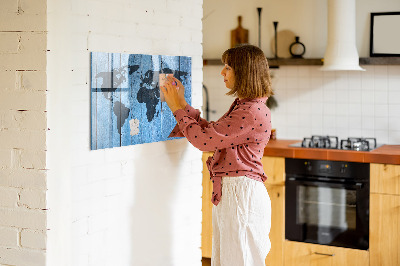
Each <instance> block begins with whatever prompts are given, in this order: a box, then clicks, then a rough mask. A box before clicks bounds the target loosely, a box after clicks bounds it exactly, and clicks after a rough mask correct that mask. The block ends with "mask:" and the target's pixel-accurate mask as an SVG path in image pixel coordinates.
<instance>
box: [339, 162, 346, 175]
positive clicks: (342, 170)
mask: <svg viewBox="0 0 400 266" xmlns="http://www.w3.org/2000/svg"><path fill="white" fill-rule="evenodd" d="M346 169H347V164H342V167H341V168H340V173H341V174H344V173H346Z"/></svg>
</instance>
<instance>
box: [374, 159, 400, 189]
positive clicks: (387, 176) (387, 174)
mask: <svg viewBox="0 0 400 266" xmlns="http://www.w3.org/2000/svg"><path fill="white" fill-rule="evenodd" d="M370 171H371V172H370V178H371V193H382V194H392V195H400V165H394V164H374V163H371V165H370Z"/></svg>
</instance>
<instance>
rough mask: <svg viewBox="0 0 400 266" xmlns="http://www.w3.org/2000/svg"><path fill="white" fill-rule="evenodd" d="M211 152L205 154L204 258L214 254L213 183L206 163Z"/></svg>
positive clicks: (202, 225)
mask: <svg viewBox="0 0 400 266" xmlns="http://www.w3.org/2000/svg"><path fill="white" fill-rule="evenodd" d="M209 156H212V153H211V152H204V153H203V195H202V202H203V204H202V214H203V215H202V224H201V229H202V230H201V253H202V256H203V257H204V258H211V252H212V206H213V205H212V203H211V195H212V183H211V182H210V173H209V172H208V168H207V165H206V161H207V159H208V157H209Z"/></svg>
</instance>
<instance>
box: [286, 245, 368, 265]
mask: <svg viewBox="0 0 400 266" xmlns="http://www.w3.org/2000/svg"><path fill="white" fill-rule="evenodd" d="M284 245H285V251H284V252H285V256H284V257H285V264H284V265H285V266H367V265H369V253H368V251H365V250H357V249H350V248H340V247H332V246H324V245H315V244H308V243H300V242H293V241H287V240H286V241H285V244H284Z"/></svg>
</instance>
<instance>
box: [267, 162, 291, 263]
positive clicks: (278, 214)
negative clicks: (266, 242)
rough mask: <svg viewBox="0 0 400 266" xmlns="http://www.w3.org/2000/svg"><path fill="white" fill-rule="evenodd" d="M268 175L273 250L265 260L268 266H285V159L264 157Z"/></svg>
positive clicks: (270, 237)
mask: <svg viewBox="0 0 400 266" xmlns="http://www.w3.org/2000/svg"><path fill="white" fill-rule="evenodd" d="M261 162H262V164H263V167H264V172H265V174H266V175H267V177H268V178H267V180H266V181H265V183H264V184H265V187H266V188H267V191H268V195H269V197H270V199H271V231H270V233H269V239H270V241H271V250H270V251H269V253H268V256H267V258H266V259H265V264H266V266H277V265H283V249H284V248H283V247H284V246H283V243H284V240H285V158H283V157H270V156H264V157H263V158H262V160H261Z"/></svg>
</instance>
